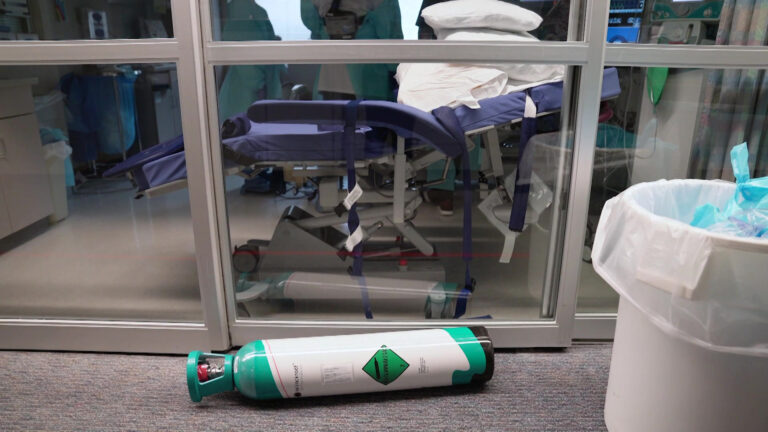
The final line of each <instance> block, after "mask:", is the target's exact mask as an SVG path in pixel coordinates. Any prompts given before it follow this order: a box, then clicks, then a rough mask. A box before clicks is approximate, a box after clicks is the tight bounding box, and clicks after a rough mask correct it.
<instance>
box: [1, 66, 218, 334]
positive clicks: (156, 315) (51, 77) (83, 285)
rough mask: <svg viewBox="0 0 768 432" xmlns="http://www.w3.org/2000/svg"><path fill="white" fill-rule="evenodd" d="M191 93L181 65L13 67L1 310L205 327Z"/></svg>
mask: <svg viewBox="0 0 768 432" xmlns="http://www.w3.org/2000/svg"><path fill="white" fill-rule="evenodd" d="M178 97H179V93H178V84H177V80H176V66H175V65H174V64H154V65H119V66H115V65H102V66H96V65H90V66H79V65H73V66H42V67H41V66H30V67H23V66H17V67H16V66H15V67H5V68H2V69H0V100H3V101H9V100H13V101H14V103H12V104H11V103H2V104H0V143H2V145H0V152H2V155H1V156H0V280H2V281H3V282H2V284H0V296H2V298H3V301H2V302H0V316H1V317H4V318H7V317H10V318H66V319H99V320H147V321H196V322H200V321H202V319H203V316H202V307H201V303H200V292H199V289H198V282H197V267H196V261H195V248H194V241H193V234H192V228H191V216H190V208H189V198H188V194H187V191H186V189H184V185H185V180H184V179H185V177H186V168H185V163H184V162H185V158H184V152H183V139H182V138H181V116H180V112H179V100H178ZM161 160H162V161H169V162H170V163H169V164H168V165H160V164H159V162H160V161H161ZM139 198H140V199H139Z"/></svg>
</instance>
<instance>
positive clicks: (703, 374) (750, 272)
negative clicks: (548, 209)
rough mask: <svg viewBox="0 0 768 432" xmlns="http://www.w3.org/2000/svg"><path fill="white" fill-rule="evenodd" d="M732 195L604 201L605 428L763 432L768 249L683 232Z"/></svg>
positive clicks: (706, 188) (648, 191)
mask: <svg viewBox="0 0 768 432" xmlns="http://www.w3.org/2000/svg"><path fill="white" fill-rule="evenodd" d="M734 191H735V184H734V183H728V182H720V181H704V180H672V181H666V180H660V181H657V182H652V183H642V184H638V185H635V186H633V187H631V188H629V189H627V190H626V191H624V192H623V193H622V194H620V195H619V196H617V197H615V198H614V199H612V200H610V201H608V203H607V204H606V205H605V208H604V210H603V213H602V215H601V217H600V223H599V225H598V229H597V234H596V236H595V242H594V246H593V250H592V262H593V265H594V267H595V270H596V271H597V273H598V274H599V275H600V276H602V277H603V278H604V279H605V280H606V281H607V282H608V283H609V284H610V285H611V287H613V289H614V290H616V292H618V293H619V295H621V300H620V303H619V314H618V319H617V322H616V334H615V338H614V346H613V357H612V359H611V371H610V375H609V379H608V389H607V394H606V402H605V422H606V425H607V426H608V429H609V430H610V431H613V432H616V431H622V432H623V431H630V432H632V431H642V432H646V431H654V432H664V431H674V432H685V431H695V432H708V431H712V432H715V431H718V432H719V431H759V432H765V431H768V241H766V240H764V239H757V238H754V239H753V238H744V237H733V236H726V235H722V234H717V233H713V232H710V231H707V230H703V229H700V228H695V227H692V226H690V225H689V223H690V221H691V220H692V219H693V213H694V211H695V209H696V207H698V206H699V205H702V204H706V203H711V204H714V205H716V206H720V207H722V206H723V205H724V204H725V203H726V202H727V201H728V200H729V199H730V198H731V197H732V196H733V194H734Z"/></svg>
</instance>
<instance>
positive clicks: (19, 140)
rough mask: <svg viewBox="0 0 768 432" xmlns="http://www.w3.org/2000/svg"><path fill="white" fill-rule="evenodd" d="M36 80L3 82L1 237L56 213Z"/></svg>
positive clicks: (0, 94)
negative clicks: (34, 96) (34, 91)
mask: <svg viewBox="0 0 768 432" xmlns="http://www.w3.org/2000/svg"><path fill="white" fill-rule="evenodd" d="M36 82H37V80H36V79H23V80H7V81H0V101H12V103H2V104H0V237H5V236H7V235H9V234H11V233H14V232H16V231H18V230H20V229H22V228H24V227H26V226H29V225H30V224H32V223H34V222H36V221H38V220H40V219H42V218H44V217H46V216H48V215H49V214H51V213H52V212H53V203H52V201H51V192H50V188H49V185H48V170H47V168H46V165H45V159H44V157H43V147H42V144H41V143H40V136H39V132H38V124H37V118H36V117H35V114H34V104H33V101H32V91H31V86H32V85H34V84H35V83H36Z"/></svg>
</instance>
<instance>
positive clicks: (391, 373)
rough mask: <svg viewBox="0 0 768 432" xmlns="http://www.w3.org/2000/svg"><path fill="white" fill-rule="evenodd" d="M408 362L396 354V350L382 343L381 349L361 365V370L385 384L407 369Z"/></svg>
mask: <svg viewBox="0 0 768 432" xmlns="http://www.w3.org/2000/svg"><path fill="white" fill-rule="evenodd" d="M408 366H409V365H408V362H406V361H405V360H403V358H402V357H400V356H399V355H397V353H396V352H394V351H392V350H391V349H389V348H387V346H386V345H382V346H381V349H379V350H378V351H376V354H374V355H373V357H371V359H370V360H368V363H366V364H365V366H363V372H365V373H367V374H368V375H370V376H371V378H373V379H375V380H376V381H378V382H380V383H382V384H384V385H387V384H389V383H391V382H392V381H394V380H396V379H397V378H398V377H399V376H400V375H402V374H403V372H405V370H406V369H408Z"/></svg>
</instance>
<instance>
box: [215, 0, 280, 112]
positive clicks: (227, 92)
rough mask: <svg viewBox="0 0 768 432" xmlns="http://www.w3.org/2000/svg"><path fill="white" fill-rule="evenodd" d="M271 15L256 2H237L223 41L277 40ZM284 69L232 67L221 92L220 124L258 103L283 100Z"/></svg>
mask: <svg viewBox="0 0 768 432" xmlns="http://www.w3.org/2000/svg"><path fill="white" fill-rule="evenodd" d="M275 39H277V37H276V36H275V30H274V29H273V28H272V23H271V22H270V21H269V16H268V15H267V11H266V10H264V8H262V7H261V6H259V5H257V4H256V2H255V1H254V0H233V1H232V2H231V3H229V4H228V5H227V17H226V18H225V20H224V28H223V29H222V32H221V40H223V41H252V40H275ZM283 69H284V66H283V65H244V66H230V67H229V68H228V70H227V72H226V76H225V77H224V82H223V83H222V84H221V89H219V122H224V120H226V119H227V118H229V117H232V116H234V115H237V114H240V113H242V112H244V111H245V110H247V109H248V107H249V106H250V105H251V104H252V103H253V102H254V101H255V100H257V99H262V98H266V99H282V96H283V90H282V83H281V80H280V74H281V72H282V70H283Z"/></svg>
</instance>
